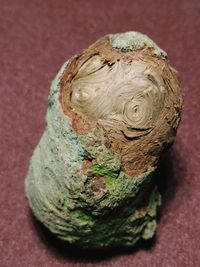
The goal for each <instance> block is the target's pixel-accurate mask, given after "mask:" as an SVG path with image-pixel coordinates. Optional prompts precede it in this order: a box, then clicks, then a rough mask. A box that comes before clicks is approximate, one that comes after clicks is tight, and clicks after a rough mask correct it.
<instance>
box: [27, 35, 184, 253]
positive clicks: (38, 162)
mask: <svg viewBox="0 0 200 267" xmlns="http://www.w3.org/2000/svg"><path fill="white" fill-rule="evenodd" d="M119 40H120V41H119ZM115 41H116V42H117V43H118V48H116V46H115V45H114V44H115V43H116V42H115ZM119 44H120V45H119ZM127 44H128V45H129V50H127ZM159 51H160V50H159V49H158V46H157V45H156V44H155V43H154V42H153V41H152V40H151V39H149V38H148V37H147V36H144V35H143V34H140V33H137V32H128V33H121V34H119V33H118V34H117V35H112V36H111V35H107V36H104V37H102V38H100V39H99V40H97V41H96V42H95V43H94V44H92V45H91V46H90V47H89V48H87V49H86V50H84V51H83V52H82V53H81V54H79V55H77V56H75V57H73V58H71V59H70V60H69V61H68V62H67V63H65V64H64V66H63V67H62V68H61V70H60V71H59V73H58V74H57V76H56V78H55V80H54V81H53V83H52V86H51V90H50V94H49V99H48V110H47V115H46V128H45V132H44V134H43V136H42V138H41V140H40V142H39V144H38V146H37V147H36V149H35V151H34V153H33V156H32V158H31V162H30V167H29V172H28V175H27V177H26V180H25V182H26V183H25V188H26V196H27V199H28V201H29V205H30V207H31V209H32V211H33V213H34V215H35V216H36V218H37V219H38V220H39V221H40V222H42V223H43V224H44V225H45V226H46V227H47V228H48V229H49V230H50V231H51V232H52V233H54V234H55V235H56V236H57V237H58V238H59V239H62V240H65V241H67V242H68V243H70V244H74V245H76V246H79V247H81V248H93V249H94V248H107V247H119V246H120V247H122V246H126V247H127V246H133V245H134V244H135V243H136V242H137V241H138V240H140V239H149V238H152V236H153V235H154V233H155V229H156V214H157V207H158V206H159V205H160V202H161V201H160V199H161V197H160V193H159V192H158V190H157V187H156V184H155V181H154V180H153V179H152V177H153V174H154V172H155V169H156V167H157V163H158V160H159V159H160V157H161V154H162V153H163V151H164V150H165V148H166V147H168V146H169V145H170V144H171V143H172V142H173V140H174V138H175V134H176V130H177V127H178V124H179V121H180V114H181V110H182V105H183V99H182V95H181V90H180V88H179V81H178V79H177V76H176V72H175V71H174V70H173V69H172V68H171V67H170V65H169V62H168V60H167V54H166V53H165V52H162V53H160V52H159ZM163 54H165V57H163ZM75 125H76V127H74V126H75ZM87 126H89V127H87ZM82 127H83V129H82ZM77 129H78V131H77ZM159 179H162V177H160V178H159Z"/></svg>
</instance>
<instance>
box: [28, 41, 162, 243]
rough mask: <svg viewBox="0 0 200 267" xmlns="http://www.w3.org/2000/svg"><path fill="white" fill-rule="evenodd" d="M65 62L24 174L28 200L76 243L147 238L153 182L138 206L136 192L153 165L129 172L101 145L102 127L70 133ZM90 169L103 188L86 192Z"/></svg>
mask: <svg viewBox="0 0 200 267" xmlns="http://www.w3.org/2000/svg"><path fill="white" fill-rule="evenodd" d="M118 44H119V40H118V41H116V40H113V45H116V46H117V45H118ZM126 47H128V46H127V44H126V45H125V46H124V49H126ZM66 67H67V63H66V64H65V65H64V66H63V67H62V69H61V71H60V72H59V74H58V75H57V77H56V79H55V80H54V82H53V83H52V87H51V91H50V95H49V108H48V112H47V116H46V129H45V132H44V134H43V136H42V138H41V140H40V143H39V144H38V146H37V148H36V150H35V151H34V153H33V156H32V159H31V163H30V168H29V172H28V175H27V177H26V185H25V186H26V196H27V198H28V201H29V205H30V207H31V209H32V211H33V213H34V215H35V216H36V217H37V219H38V220H39V221H41V222H42V223H43V224H44V225H45V226H46V227H47V228H48V229H49V230H50V231H51V232H52V233H54V234H55V235H56V236H57V237H58V238H60V239H62V240H66V241H67V242H69V243H71V244H75V245H78V246H81V247H93V248H94V247H97V248H98V247H108V246H131V245H134V244H135V243H136V242H137V241H138V240H139V239H141V238H143V239H148V238H151V237H152V236H153V234H154V232H155V228H156V210H157V207H158V206H159V205H160V201H161V200H160V194H159V192H158V191H157V188H156V186H153V187H152V190H151V192H150V194H149V196H147V201H146V202H145V203H144V205H143V206H142V207H141V206H139V205H138V201H139V202H142V197H140V195H143V192H145V190H146V189H148V187H149V186H150V185H152V175H153V173H154V169H150V170H149V171H148V172H146V173H143V174H142V175H141V176H138V177H130V176H128V175H126V174H125V173H124V172H123V171H122V170H121V162H120V160H119V159H118V158H117V156H116V155H114V154H113V153H112V152H111V151H110V150H109V149H108V148H106V146H105V145H104V132H103V130H102V129H100V128H96V129H94V130H92V131H90V132H89V133H88V134H86V135H79V136H77V135H76V134H74V132H73V130H72V127H71V120H70V118H68V117H67V116H65V115H64V114H63V112H62V110H61V107H60V103H59V100H58V98H59V86H60V84H59V82H60V77H61V76H62V73H63V71H64V69H65V68H66ZM84 160H89V161H91V166H90V167H89V168H88V169H85V170H82V164H83V162H84ZM89 173H90V174H91V173H92V174H94V176H95V174H98V175H99V176H101V177H105V188H103V190H102V191H100V192H99V193H98V194H97V195H94V194H91V183H92V182H93V176H92V175H89ZM140 198H141V199H140ZM140 200H141V201H140Z"/></svg>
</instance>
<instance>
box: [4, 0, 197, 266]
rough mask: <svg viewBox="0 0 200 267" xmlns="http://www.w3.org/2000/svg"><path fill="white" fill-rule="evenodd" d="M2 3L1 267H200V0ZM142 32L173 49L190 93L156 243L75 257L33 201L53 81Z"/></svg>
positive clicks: (168, 170)
mask: <svg viewBox="0 0 200 267" xmlns="http://www.w3.org/2000/svg"><path fill="white" fill-rule="evenodd" d="M0 3H1V8H0V21H1V23H0V36H1V38H0V48H1V60H0V61H1V70H2V72H1V73H0V76H1V79H0V94H1V105H0V110H1V111H0V120H1V129H0V136H1V148H0V159H1V163H0V169H1V172H0V176H1V178H0V179H1V184H0V188H1V194H0V205H1V211H0V213H1V219H0V246H1V250H0V265H1V266H3V267H4V266H5V267H10V266H13V265H14V266H17V267H18V266H19V267H21V266H34V267H35V266H50V267H51V266H52V267H57V266H58V267H60V266H74V267H78V266H87V267H89V266H125V267H129V266H133V264H134V265H136V266H139V267H146V266H153V267H154V266H156V267H157V266H164V267H166V266H170V267H171V266H173V267H174V266H175V267H176V266H177V267H179V266H187V267H188V266H189V267H190V266H198V265H199V262H200V255H199V250H200V247H199V236H200V231H199V228H198V227H197V225H198V221H200V215H199V202H200V195H199V191H200V186H199V172H200V165H199V161H200V159H199V153H197V151H199V150H200V140H199V132H200V118H199V116H198V114H199V99H200V94H199V86H200V80H199V78H200V77H199V75H196V74H197V73H198V72H197V70H198V69H199V58H198V56H197V55H198V53H199V52H198V51H199V41H200V40H199V34H197V33H198V31H199V1H195V0H194V1H192V2H191V1H190V2H189V1H184V0H183V1H176V0H175V1H171V2H169V1H162V3H161V2H160V1H142V2H141V1H126V0H125V1H123V5H122V4H121V1H99V2H98V3H96V2H94V1H84V4H82V1H66V0H65V1H62V0H60V1H59V2H58V1H52V0H48V1H45V0H44V1H37V0H35V1H25V0H16V1H13V0H12V1H11V0H7V1H2V0H1V1H0ZM69 6H70V8H69ZM75 13H76V15H75ZM146 18H148V19H146ZM80 26H81V27H80ZM136 29H137V30H139V31H141V32H145V33H146V34H147V35H148V36H150V37H151V38H152V39H154V40H155V41H156V42H157V43H158V44H159V45H160V46H161V47H162V48H163V49H164V50H166V51H167V52H168V55H169V57H170V60H171V61H172V62H173V64H174V67H175V68H176V69H177V70H178V71H179V73H180V76H181V81H182V88H183V90H184V92H185V95H186V97H185V99H186V102H185V108H184V112H183V119H182V123H181V125H180V130H179V131H178V136H177V139H176V142H175V144H174V146H173V149H172V150H170V152H169V154H168V156H167V160H166V161H165V163H164V164H162V165H161V169H160V175H162V177H163V182H164V181H166V186H165V191H164V195H163V204H164V207H163V208H162V209H161V213H162V214H161V219H160V221H159V226H158V231H157V238H156V239H157V240H156V243H155V244H153V245H151V246H150V247H149V248H148V249H145V248H144V247H140V248H138V249H136V250H131V251H129V252H128V253H122V252H121V253H120V252H118V253H117V255H116V253H115V251H113V252H111V253H99V252H98V253H90V254H88V253H86V252H84V253H82V254H81V253H78V252H77V251H76V252H73V251H72V250H69V249H67V251H66V250H64V247H62V245H61V244H58V243H56V242H55V240H53V239H52V237H51V236H50V235H49V234H48V233H45V234H44V231H43V230H42V229H41V228H40V227H39V226H38V227H35V226H37V224H35V222H34V220H33V219H32V217H31V216H30V214H29V212H28V207H27V202H26V201H25V198H24V176H25V175H26V173H27V168H28V162H29V158H30V156H31V154H32V151H33V149H34V147H35V146H36V144H37V142H38V139H39V138H40V136H41V134H42V132H43V130H44V123H43V118H44V115H45V113H46V108H47V101H46V99H47V95H48V91H49V89H48V88H49V86H50V83H49V81H50V80H53V78H54V75H55V73H56V72H57V71H58V69H59V67H60V66H61V64H62V62H63V59H64V57H66V59H67V58H70V57H71V56H72V55H73V54H75V53H77V51H80V49H83V48H84V47H87V46H88V45H89V44H90V43H92V42H93V41H95V40H96V39H97V38H99V37H100V36H103V35H104V34H106V33H107V32H122V31H127V30H136ZM66 42H67V46H66ZM174 47H175V48H176V49H175V48H174ZM55 52H56V53H55ZM195 73H196V74H195ZM36 77H37V78H36ZM38 233H39V235H38ZM86 256H87V259H85V257H86Z"/></svg>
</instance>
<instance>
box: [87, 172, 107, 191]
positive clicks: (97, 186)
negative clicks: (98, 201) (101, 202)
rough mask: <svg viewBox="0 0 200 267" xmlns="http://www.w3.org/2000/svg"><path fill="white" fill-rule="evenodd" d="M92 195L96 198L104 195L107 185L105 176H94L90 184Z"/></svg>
mask: <svg viewBox="0 0 200 267" xmlns="http://www.w3.org/2000/svg"><path fill="white" fill-rule="evenodd" d="M90 188H91V193H92V194H93V195H95V196H98V195H99V194H101V193H103V192H104V191H105V188H106V184H105V176H101V175H99V174H94V176H93V177H92V180H91V184H90Z"/></svg>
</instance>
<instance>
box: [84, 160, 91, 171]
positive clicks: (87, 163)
mask: <svg viewBox="0 0 200 267" xmlns="http://www.w3.org/2000/svg"><path fill="white" fill-rule="evenodd" d="M91 165H92V162H91V161H90V160H87V159H85V160H84V161H83V163H82V166H81V168H82V170H86V169H89V168H90V166H91Z"/></svg>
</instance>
